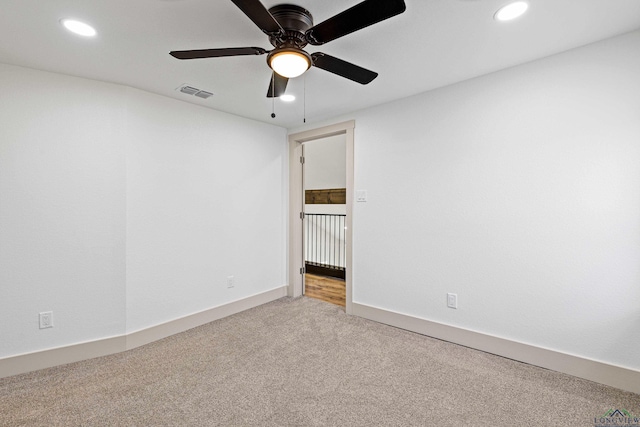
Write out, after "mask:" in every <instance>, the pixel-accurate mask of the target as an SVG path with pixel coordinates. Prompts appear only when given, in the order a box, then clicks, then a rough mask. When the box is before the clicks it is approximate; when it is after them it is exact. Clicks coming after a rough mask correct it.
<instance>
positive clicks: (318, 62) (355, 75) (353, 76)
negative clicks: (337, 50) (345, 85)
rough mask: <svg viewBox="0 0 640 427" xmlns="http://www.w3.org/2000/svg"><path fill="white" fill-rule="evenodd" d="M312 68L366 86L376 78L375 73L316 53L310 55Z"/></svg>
mask: <svg viewBox="0 0 640 427" xmlns="http://www.w3.org/2000/svg"><path fill="white" fill-rule="evenodd" d="M311 58H312V59H313V66H314V67H318V68H322V69H323V70H325V71H329V72H330V73H333V74H337V75H339V76H342V77H344V78H347V79H349V80H353V81H354V82H358V83H360V84H363V85H366V84H369V83H371V81H373V79H375V78H376V77H378V73H376V72H375V71H370V70H367V69H366V68H362V67H359V66H357V65H355V64H352V63H350V62H347V61H343V60H342V59H338V58H336V57H334V56H331V55H327V54H326V53H321V52H316V53H314V54H312V55H311Z"/></svg>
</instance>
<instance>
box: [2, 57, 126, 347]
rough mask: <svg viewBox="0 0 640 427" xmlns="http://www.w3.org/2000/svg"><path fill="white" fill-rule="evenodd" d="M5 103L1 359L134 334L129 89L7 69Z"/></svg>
mask: <svg viewBox="0 0 640 427" xmlns="http://www.w3.org/2000/svg"><path fill="white" fill-rule="evenodd" d="M0 94H2V95H0V98H1V102H0V121H1V124H0V319H1V320H0V357H3V356H8V355H14V354H20V353H26V352H32V351H36V350H40V349H43V348H50V347H58V346H63V345H68V344H72V343H78V342H83V341H89V340H93V339H96V338H101V337H109V336H114V335H120V334H122V333H124V330H125V140H124V137H123V132H122V124H123V123H124V121H123V120H124V113H125V109H124V106H125V102H124V101H125V98H124V95H125V90H124V88H122V87H118V86H115V85H110V84H105V83H98V82H95V81H89V80H82V79H77V78H73V77H67V76H62V75H57V74H51V73H43V72H39V71H34V70H29V69H26V68H18V67H12V66H7V65H2V64H0ZM42 311H53V315H54V328H52V329H43V330H40V329H39V328H38V313H39V312H42Z"/></svg>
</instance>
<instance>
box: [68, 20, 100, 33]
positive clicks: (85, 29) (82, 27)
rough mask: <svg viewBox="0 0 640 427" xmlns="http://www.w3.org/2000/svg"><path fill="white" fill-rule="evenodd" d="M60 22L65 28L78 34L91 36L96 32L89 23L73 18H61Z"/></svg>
mask: <svg viewBox="0 0 640 427" xmlns="http://www.w3.org/2000/svg"><path fill="white" fill-rule="evenodd" d="M60 23H61V24H62V25H64V27H65V28H66V29H67V30H69V31H71V32H72V33H74V34H78V35H80V36H85V37H93V36H95V35H96V34H97V33H96V30H95V28H93V27H92V26H91V25H89V24H85V23H84V22H80V21H76V20H75V19H61V20H60Z"/></svg>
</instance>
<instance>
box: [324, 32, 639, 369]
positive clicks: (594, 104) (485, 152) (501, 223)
mask: <svg viewBox="0 0 640 427" xmlns="http://www.w3.org/2000/svg"><path fill="white" fill-rule="evenodd" d="M639 75H640V32H639V31H636V32H634V33H630V34H627V35H624V36H621V37H617V38H613V39H610V40H606V41H603V42H600V43H597V44H594V45H590V46H586V47H584V48H580V49H576V50H573V51H569V52H566V53H563V54H560V55H556V56H552V57H549V58H546V59H543V60H539V61H535V62H532V63H529V64H525V65H522V66H519V67H515V68H511V69H508V70H504V71H501V72H497V73H494V74H490V75H487V76H484V77H481V78H476V79H473V80H470V81H467V82H464V83H461V84H457V85H453V86H449V87H446V88H443V89H440V90H436V91H432V92H428V93H425V94H422V95H418V96H415V97H412V98H408V99H404V100H401V101H397V102H393V103H390V104H386V105H382V106H379V107H376V108H372V109H368V110H364V111H360V112H357V113H354V114H353V115H350V116H349V117H340V118H336V119H335V120H333V121H334V122H338V121H342V120H344V119H346V118H349V119H353V118H355V120H356V128H355V186H356V189H366V190H367V191H368V202H366V203H356V204H355V212H354V225H353V230H354V268H353V270H354V271H353V274H354V279H353V300H354V302H358V303H362V304H367V305H371V306H374V307H379V308H383V309H386V310H390V311H396V312H400V313H404V314H407V315H411V316H415V317H421V318H425V319H429V320H434V321H437V322H442V323H445V324H450V325H453V326H457V327H461V328H465V329H470V330H474V331H478V332H482V333H486V334H491V335H496V336H498V337H503V338H506V339H510V340H514V341H519V342H523V343H527V344H532V345H535V346H539V347H544V348H548V349H551V350H555V351H559V352H564V353H569V354H573V355H578V356H581V357H584V358H590V359H594V360H597V361H603V362H607V363H610V364H614V365H619V366H622V367H627V368H631V369H635V370H640V358H638V354H640V340H638V339H637V336H638V331H640V308H639V305H638V302H639V301H640V261H639V260H640V196H639V194H640V167H639V165H640V80H639V79H638V76H639ZM316 127H317V125H316ZM447 292H454V293H457V294H458V299H459V308H458V309H457V310H454V309H449V308H447V307H446V293H447Z"/></svg>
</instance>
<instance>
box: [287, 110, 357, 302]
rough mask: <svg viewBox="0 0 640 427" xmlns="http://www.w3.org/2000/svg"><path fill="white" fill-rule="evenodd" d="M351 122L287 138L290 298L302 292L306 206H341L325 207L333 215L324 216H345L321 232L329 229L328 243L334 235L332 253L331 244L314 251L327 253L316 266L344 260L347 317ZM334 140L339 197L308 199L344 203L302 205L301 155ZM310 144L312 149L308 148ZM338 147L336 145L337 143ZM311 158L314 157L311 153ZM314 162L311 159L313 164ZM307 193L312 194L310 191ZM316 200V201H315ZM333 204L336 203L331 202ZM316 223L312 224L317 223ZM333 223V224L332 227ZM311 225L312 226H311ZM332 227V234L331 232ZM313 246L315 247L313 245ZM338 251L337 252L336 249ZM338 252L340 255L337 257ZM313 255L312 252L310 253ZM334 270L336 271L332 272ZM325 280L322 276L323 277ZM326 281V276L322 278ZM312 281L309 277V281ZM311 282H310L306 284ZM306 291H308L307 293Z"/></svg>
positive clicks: (334, 194)
mask: <svg viewBox="0 0 640 427" xmlns="http://www.w3.org/2000/svg"><path fill="white" fill-rule="evenodd" d="M354 124H355V123H354V122H353V121H349V122H343V123H338V124H335V125H331V126H326V127H322V128H318V129H314V130H310V131H305V132H300V133H296V134H292V135H290V136H289V256H288V265H289V267H288V276H289V277H288V279H289V295H290V296H293V297H297V296H300V295H302V294H303V292H304V291H305V283H304V282H305V276H306V274H305V266H306V265H307V262H306V261H305V258H306V256H307V250H308V249H307V248H306V247H305V244H306V242H305V232H306V231H307V230H305V226H309V225H308V224H309V223H308V222H307V221H305V215H304V213H305V210H307V205H342V206H340V207H338V206H329V207H327V206H324V207H323V208H325V209H324V210H326V208H328V209H329V210H332V212H327V214H331V215H334V214H336V215H339V214H337V213H336V212H334V211H337V210H341V211H342V212H344V214H342V215H343V221H344V222H343V223H340V222H339V221H340V220H337V219H333V220H329V221H330V222H329V223H325V225H323V226H321V227H320V228H324V229H325V230H326V229H329V234H328V235H327V239H328V238H329V237H330V236H332V235H336V237H337V239H336V240H335V242H334V243H333V244H334V249H335V250H334V251H333V252H331V251H330V249H331V248H329V247H327V246H331V244H332V243H329V244H324V245H320V246H317V247H316V249H315V250H316V251H320V252H322V251H323V250H324V251H326V252H325V255H323V257H322V258H320V261H319V262H316V261H312V262H316V263H317V264H325V266H326V265H328V266H329V267H331V264H339V263H340V262H339V261H335V260H331V262H327V260H328V259H330V258H331V257H336V256H339V257H341V258H343V260H344V261H343V264H344V267H342V268H343V275H344V282H343V283H344V294H345V297H344V306H345V310H346V312H347V313H349V314H350V313H351V301H352V274H351V262H352V253H351V247H352V245H351V239H352V234H351V228H352V210H353V203H352V201H353V130H354ZM333 137H339V138H337V140H341V141H342V142H341V143H342V144H343V145H344V150H343V152H344V163H343V164H344V167H343V169H344V172H345V173H344V180H343V182H344V187H341V186H335V187H336V189H337V188H343V190H342V193H343V196H341V195H340V194H339V193H340V191H337V192H331V191H329V192H324V194H322V193H323V192H321V191H319V192H316V193H315V194H314V193H310V196H309V197H317V198H322V197H324V198H325V201H327V199H326V198H328V197H332V198H336V197H344V203H309V204H305V196H306V192H305V184H304V178H305V177H304V174H303V162H305V163H304V164H306V161H305V160H303V159H304V154H305V153H304V151H305V149H306V150H307V155H309V153H308V151H309V147H312V148H311V149H312V150H314V148H315V147H316V146H319V145H320V144H322V143H323V140H326V141H324V142H327V141H332V140H333V139H332V138H333ZM311 143H313V144H314V145H313V146H312V145H310V144H311ZM336 144H337V142H336ZM311 155H312V156H314V157H315V155H314V154H313V153H311ZM314 160H316V159H312V160H311V161H312V162H313V161H314ZM322 187H334V185H327V184H323V185H322ZM309 190H313V189H311V188H309ZM319 190H332V188H321V189H319ZM317 200H318V199H317ZM334 200H335V199H334ZM316 208H317V206H314V207H313V208H312V209H311V210H310V212H309V213H310V214H311V213H313V214H315V213H316V212H313V211H316V210H317V209H316ZM323 213H325V212H319V214H323ZM317 221H318V220H317V219H316V221H315V223H317ZM331 221H333V223H331ZM313 225H314V222H311V226H313ZM332 227H333V231H331V228H332ZM340 239H342V240H343V241H344V243H343V246H341V245H342V243H341V242H340ZM316 244H318V243H317V242H316ZM338 247H339V248H340V249H338ZM338 251H339V252H340V253H339V254H338ZM312 252H313V249H312ZM333 267H341V266H340V265H333ZM334 270H339V268H338V269H336V268H334ZM323 276H324V275H323ZM324 277H326V276H324ZM309 279H311V277H309ZM309 281H310V280H309ZM307 290H309V289H307Z"/></svg>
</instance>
